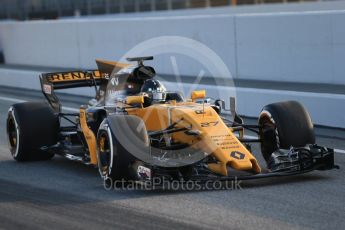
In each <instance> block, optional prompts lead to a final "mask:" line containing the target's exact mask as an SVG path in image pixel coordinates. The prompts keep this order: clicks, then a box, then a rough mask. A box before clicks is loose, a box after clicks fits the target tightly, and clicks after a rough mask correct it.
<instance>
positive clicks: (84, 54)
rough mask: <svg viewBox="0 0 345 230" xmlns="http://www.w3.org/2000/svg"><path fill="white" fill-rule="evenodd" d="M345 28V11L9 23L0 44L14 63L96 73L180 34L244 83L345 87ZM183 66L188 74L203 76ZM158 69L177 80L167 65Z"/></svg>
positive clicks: (0, 29) (1, 27)
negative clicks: (143, 45)
mask: <svg viewBox="0 0 345 230" xmlns="http://www.w3.org/2000/svg"><path fill="white" fill-rule="evenodd" d="M344 22H345V11H323V12H313V13H308V12H298V13H269V14H248V15H244V14H242V15H241V14H240V15H234V16H231V15H208V16H207V15H205V16H197V15H194V16H190V17H188V16H181V17H157V18H149V17H145V18H120V19H116V18H106V19H80V20H61V21H33V22H3V23H0V41H1V42H2V45H3V48H4V54H5V59H6V62H7V63H11V64H25V65H40V66H58V67H71V68H80V67H81V68H93V67H95V64H94V59H95V58H104V59H113V60H117V59H119V58H120V57H122V55H124V54H125V53H126V52H127V51H128V50H129V49H131V48H133V47H134V46H135V45H137V44H138V43H140V42H142V41H145V40H147V39H150V38H154V37H158V36H164V35H174V36H175V35H178V36H183V37H187V38H192V39H195V40H197V41H199V42H201V43H203V44H205V45H206V46H208V47H209V48H211V49H212V50H213V51H215V52H216V53H217V54H218V55H219V56H220V57H221V58H222V59H223V61H224V62H225V63H226V65H227V66H228V68H229V70H230V71H231V72H232V74H233V76H234V77H237V78H243V79H255V80H274V81H292V82H312V83H331V84H345V77H344V72H345V65H344V60H345V26H344ZM147 54H149V53H147ZM181 60H183V61H182V64H181V62H180V63H179V64H180V65H179V72H180V73H181V74H183V75H197V74H198V73H199V71H200V68H197V65H196V64H195V63H189V62H188V61H185V59H183V58H182V57H181ZM154 65H155V66H157V67H158V72H160V73H168V74H170V73H173V69H172V68H171V63H170V61H169V59H167V58H161V59H158V60H155V62H154Z"/></svg>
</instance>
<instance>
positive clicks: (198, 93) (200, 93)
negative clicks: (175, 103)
mask: <svg viewBox="0 0 345 230" xmlns="http://www.w3.org/2000/svg"><path fill="white" fill-rule="evenodd" d="M205 97H206V90H195V91H193V92H192V95H191V98H192V101H195V100H197V99H203V98H205Z"/></svg>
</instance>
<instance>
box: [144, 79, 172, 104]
mask: <svg viewBox="0 0 345 230" xmlns="http://www.w3.org/2000/svg"><path fill="white" fill-rule="evenodd" d="M141 92H142V93H146V94H148V96H149V97H150V99H151V100H152V102H162V101H165V99H166V88H165V87H164V85H163V84H162V83H161V82H160V81H158V80H154V79H148V80H146V81H145V82H144V84H143V86H142V87H141Z"/></svg>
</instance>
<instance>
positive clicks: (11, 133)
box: [7, 115, 18, 156]
mask: <svg viewBox="0 0 345 230" xmlns="http://www.w3.org/2000/svg"><path fill="white" fill-rule="evenodd" d="M7 138H8V144H9V146H10V150H11V154H12V155H13V156H15V154H16V152H17V148H18V129H17V125H16V121H15V120H14V118H13V117H12V116H11V115H10V117H9V118H8V120H7Z"/></svg>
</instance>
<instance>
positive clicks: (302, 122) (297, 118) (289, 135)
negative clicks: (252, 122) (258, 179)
mask: <svg viewBox="0 0 345 230" xmlns="http://www.w3.org/2000/svg"><path fill="white" fill-rule="evenodd" d="M259 126H261V128H260V139H261V152H262V155H263V157H264V159H265V160H266V162H267V161H269V159H270V157H271V155H272V153H273V152H274V151H276V150H277V149H289V148H290V147H303V146H305V145H307V144H314V143H315V134H314V128H313V123H312V121H311V118H310V116H309V113H308V112H307V110H306V109H305V108H304V107H303V106H302V105H301V104H300V103H298V102H296V101H286V102H278V103H273V104H269V105H266V106H265V107H264V108H263V109H262V111H261V113H260V116H259Z"/></svg>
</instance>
